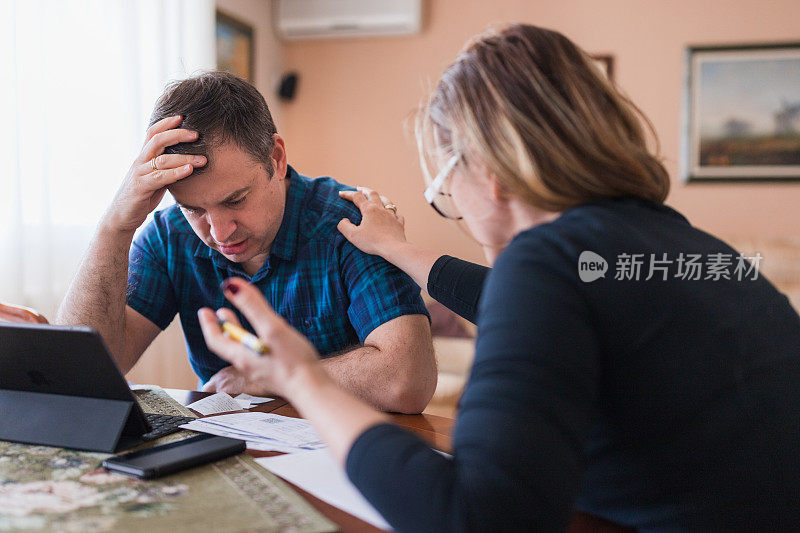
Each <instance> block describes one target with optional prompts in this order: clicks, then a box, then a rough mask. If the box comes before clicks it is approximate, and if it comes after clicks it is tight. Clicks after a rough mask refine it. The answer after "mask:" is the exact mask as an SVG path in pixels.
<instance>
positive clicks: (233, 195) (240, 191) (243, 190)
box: [220, 186, 250, 204]
mask: <svg viewBox="0 0 800 533" xmlns="http://www.w3.org/2000/svg"><path fill="white" fill-rule="evenodd" d="M249 191H250V186H247V187H242V188H241V189H238V190H236V191H233V192H232V193H230V194H229V195H228V196H227V197H226V198H225V199H224V200H222V202H220V203H223V204H224V203H225V202H231V201H233V200H236V199H237V197H239V196H242V195H243V194H245V193H247V192H249Z"/></svg>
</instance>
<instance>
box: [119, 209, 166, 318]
mask: <svg viewBox="0 0 800 533" xmlns="http://www.w3.org/2000/svg"><path fill="white" fill-rule="evenodd" d="M157 218H158V217H156V219H154V220H153V221H152V222H150V224H148V225H147V226H146V227H145V229H144V230H143V231H142V232H141V233H140V234H139V236H138V237H136V239H135V240H134V241H133V245H132V246H131V251H130V254H129V257H128V290H127V300H128V306H130V307H131V308H132V309H133V310H134V311H136V312H137V313H139V314H140V315H142V316H144V317H145V318H147V319H148V320H150V321H151V322H152V323H153V324H155V325H156V326H158V327H159V328H161V329H162V330H163V329H165V328H166V327H167V326H169V324H170V322H172V319H173V318H175V314H176V313H177V312H178V301H177V297H176V296H175V290H174V287H173V285H172V281H171V280H170V278H169V274H168V271H167V258H166V248H167V246H166V244H167V243H166V242H164V240H163V239H162V237H161V232H160V231H159V227H158V225H157V222H156V220H157Z"/></svg>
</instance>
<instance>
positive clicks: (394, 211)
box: [383, 204, 397, 215]
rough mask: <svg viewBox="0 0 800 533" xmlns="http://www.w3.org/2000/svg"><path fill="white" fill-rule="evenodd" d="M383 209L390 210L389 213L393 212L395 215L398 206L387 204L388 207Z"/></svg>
mask: <svg viewBox="0 0 800 533" xmlns="http://www.w3.org/2000/svg"><path fill="white" fill-rule="evenodd" d="M383 207H384V208H385V209H388V210H389V211H391V212H392V213H394V214H395V215H396V214H397V206H396V205H394V204H386V205H385V206H383Z"/></svg>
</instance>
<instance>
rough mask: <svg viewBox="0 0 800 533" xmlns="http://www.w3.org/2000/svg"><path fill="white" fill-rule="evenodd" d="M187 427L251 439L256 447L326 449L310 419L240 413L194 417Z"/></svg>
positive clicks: (250, 441)
mask: <svg viewBox="0 0 800 533" xmlns="http://www.w3.org/2000/svg"><path fill="white" fill-rule="evenodd" d="M181 427H182V428H184V429H191V430H192V431H200V432H201V433H210V434H212V435H219V436H221V437H230V438H232V439H240V440H244V441H247V447H248V448H250V449H252V450H261V451H275V452H284V453H292V452H298V451H304V450H306V451H307V450H317V449H320V448H324V447H325V444H324V443H323V442H322V441H321V440H320V438H319V435H317V433H316V432H315V431H314V429H313V428H312V427H311V424H309V423H308V422H307V421H306V420H302V419H299V418H291V417H288V416H281V415H274V414H272V413H254V412H251V413H239V414H230V415H220V416H212V417H208V418H203V419H200V420H192V421H191V422H189V423H188V424H184V425H182V426H181Z"/></svg>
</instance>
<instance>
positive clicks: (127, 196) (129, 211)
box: [105, 116, 207, 232]
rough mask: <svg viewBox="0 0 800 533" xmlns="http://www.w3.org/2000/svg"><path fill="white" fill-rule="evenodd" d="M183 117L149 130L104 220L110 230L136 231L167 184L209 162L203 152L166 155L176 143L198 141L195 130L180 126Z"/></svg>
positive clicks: (166, 119)
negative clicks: (168, 149)
mask: <svg viewBox="0 0 800 533" xmlns="http://www.w3.org/2000/svg"><path fill="white" fill-rule="evenodd" d="M182 120H183V119H182V117H180V116H174V117H167V118H165V119H163V120H159V121H158V122H156V123H155V124H153V125H152V126H151V127H150V129H148V130H147V139H146V141H145V144H144V147H142V151H141V152H140V153H139V155H138V156H137V157H136V159H135V160H134V161H133V164H132V165H131V168H130V170H128V174H127V175H126V176H125V179H124V180H123V181H122V185H121V186H120V188H119V190H118V191H117V194H116V196H115V197H114V200H113V202H112V204H111V207H110V208H109V209H108V211H107V212H106V218H105V222H106V224H108V225H110V229H114V230H118V231H127V232H133V231H135V230H136V228H138V227H139V226H141V225H142V223H144V221H145V219H146V218H147V215H148V214H150V212H151V211H153V210H154V209H155V208H156V207H158V204H159V203H160V202H161V199H162V198H163V197H164V194H165V193H166V191H167V187H168V186H169V185H171V184H173V183H175V182H176V181H178V180H181V179H184V178H186V177H187V176H189V175H191V174H192V172H193V171H194V169H195V167H200V166H203V165H205V164H206V162H207V161H206V158H205V157H203V156H201V155H182V154H165V153H164V150H165V149H166V148H167V147H169V146H172V145H174V144H178V143H183V142H192V141H196V140H197V137H198V133H197V132H196V131H192V130H187V129H181V128H178V127H177V126H179V125H180V123H181V121H182Z"/></svg>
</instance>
